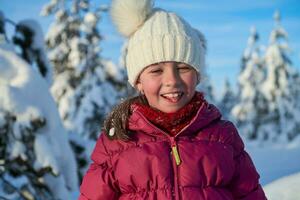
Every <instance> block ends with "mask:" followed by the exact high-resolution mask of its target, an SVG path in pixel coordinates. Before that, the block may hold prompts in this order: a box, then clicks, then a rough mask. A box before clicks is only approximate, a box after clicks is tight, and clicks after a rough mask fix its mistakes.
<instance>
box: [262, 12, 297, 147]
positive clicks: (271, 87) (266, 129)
mask: <svg viewBox="0 0 300 200" xmlns="http://www.w3.org/2000/svg"><path fill="white" fill-rule="evenodd" d="M274 20H275V27H274V29H273V30H272V31H271V34H270V39H269V45H268V47H267V49H266V54H265V63H266V67H267V77H266V80H265V81H264V83H263V85H262V92H263V94H264V95H265V97H266V98H267V100H268V114H267V116H266V118H265V119H264V126H263V127H262V128H261V130H259V131H260V133H261V134H263V137H264V138H265V139H267V140H270V141H274V140H277V141H278V140H279V141H285V142H286V141H290V140H292V139H294V138H295V137H296V136H297V135H299V134H300V119H299V116H300V112H299V111H300V109H299V101H297V99H299V97H297V96H296V95H298V94H299V93H298V91H299V85H297V82H298V80H297V77H299V74H298V72H297V71H296V70H295V69H294V68H293V67H292V63H291V60H290V59H289V57H288V54H289V51H290V49H289V46H288V42H287V40H288V34H287V32H286V31H285V30H284V28H283V27H282V26H281V24H280V20H281V19H280V13H279V12H278V11H277V12H276V13H275V14H274ZM298 83H299V82H298Z"/></svg>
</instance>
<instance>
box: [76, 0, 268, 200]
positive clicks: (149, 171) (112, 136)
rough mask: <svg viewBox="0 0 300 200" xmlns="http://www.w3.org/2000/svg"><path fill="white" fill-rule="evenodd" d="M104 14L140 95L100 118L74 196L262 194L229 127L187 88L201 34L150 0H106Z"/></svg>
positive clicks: (222, 198) (195, 79) (215, 198)
mask: <svg viewBox="0 0 300 200" xmlns="http://www.w3.org/2000/svg"><path fill="white" fill-rule="evenodd" d="M111 15H112V19H113V21H114V23H115V24H116V26H117V28H118V30H119V31H120V32H121V33H122V34H123V35H125V36H127V37H128V39H129V40H128V49H127V50H128V51H127V54H126V67H127V72H128V78H129V82H130V83H131V85H132V86H134V87H135V88H136V89H137V90H138V91H139V92H140V95H139V96H138V97H134V98H131V99H128V100H126V101H124V102H122V103H121V104H120V105H118V106H117V107H116V108H115V109H114V110H113V111H112V112H111V114H110V115H109V116H108V118H107V120H106V121H105V124H104V130H103V133H102V134H101V135H100V137H99V139H98V141H97V144H96V147H95V149H94V151H93V153H92V156H91V157H92V160H93V161H94V162H93V164H91V166H90V168H89V170H88V171H87V173H86V175H85V177H84V179H83V182H82V185H81V188H80V192H81V194H80V197H79V199H80V200H86V199H90V200H114V199H116V200H117V199H124V200H125V199H144V200H146V199H149V200H169V199H176V200H179V199H182V200H199V199H203V200H204V199H207V200H208V199H211V200H230V199H231V200H232V199H244V200H263V199H266V197H265V195H264V192H263V190H262V188H261V186H260V184H259V175H258V173H257V172H256V170H255V167H254V165H253V163H252V161H251V158H250V157H249V155H248V154H247V153H246V152H245V150H244V145H243V142H242V140H241V138H240V136H239V135H238V133H237V130H236V128H235V127H234V125H233V124H232V123H231V122H229V121H225V120H222V119H221V114H220V112H219V111H218V109H217V108H216V107H215V106H213V105H212V104H209V103H208V102H207V101H206V100H205V99H204V96H203V94H202V93H200V92H197V91H196V90H195V88H196V86H197V84H198V83H199V81H200V80H201V70H202V69H203V67H204V55H205V49H206V44H205V40H204V37H203V35H202V34H201V33H200V32H199V31H197V30H196V29H194V28H192V27H191V26H190V25H189V24H188V23H187V22H186V21H184V20H183V19H182V18H180V17H178V16H177V15H176V14H174V13H171V12H167V11H165V10H161V9H157V8H153V7H152V1H151V0H113V2H112V6H111Z"/></svg>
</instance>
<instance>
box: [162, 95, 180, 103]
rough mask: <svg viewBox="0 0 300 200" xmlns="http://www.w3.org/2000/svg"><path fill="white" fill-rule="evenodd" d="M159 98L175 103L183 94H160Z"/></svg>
mask: <svg viewBox="0 0 300 200" xmlns="http://www.w3.org/2000/svg"><path fill="white" fill-rule="evenodd" d="M161 96H162V97H163V98H165V99H167V100H168V101H170V102H172V103H177V102H178V101H179V100H180V99H181V97H182V96H183V92H173V93H167V94H162V95H161Z"/></svg>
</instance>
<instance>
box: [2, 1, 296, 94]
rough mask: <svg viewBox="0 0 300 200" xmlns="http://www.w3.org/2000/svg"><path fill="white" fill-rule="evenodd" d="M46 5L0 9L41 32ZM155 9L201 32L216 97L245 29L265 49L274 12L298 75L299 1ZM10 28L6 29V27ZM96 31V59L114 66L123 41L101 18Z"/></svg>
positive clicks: (236, 61) (10, 4) (234, 67)
mask: <svg viewBox="0 0 300 200" xmlns="http://www.w3.org/2000/svg"><path fill="white" fill-rule="evenodd" d="M48 2H49V1H48V0H26V1H24V0H0V9H1V10H2V11H3V12H4V15H5V16H6V17H7V18H10V19H11V20H13V21H15V22H17V21H19V20H21V19H24V18H34V19H36V20H37V21H39V22H40V23H41V24H42V26H43V30H44V32H45V33H46V32H47V29H48V27H49V25H50V23H51V21H52V20H53V17H41V16H40V15H39V12H40V10H41V8H42V6H43V5H45V4H46V3H48ZM109 2H110V0H97V1H93V5H94V6H98V5H100V4H105V3H106V4H109ZM155 6H157V7H161V8H163V9H166V10H171V11H174V12H176V13H178V14H179V15H180V16H182V17H183V18H185V19H186V20H187V21H188V22H189V23H190V24H191V25H192V26H193V27H195V28H198V29H199V30H201V31H202V32H203V33H204V35H205V36H206V39H207V41H208V53H207V61H206V63H207V66H208V68H207V71H208V75H209V76H210V78H211V80H212V83H213V85H214V87H215V92H216V95H217V96H220V92H221V91H222V89H223V83H224V80H225V77H228V78H229V80H230V81H231V83H232V84H233V85H235V83H236V77H237V75H238V73H239V66H240V58H241V55H242V53H243V50H244V49H245V47H246V45H247V38H248V36H249V30H250V28H251V26H255V27H256V29H257V31H258V33H259V34H260V44H262V45H267V44H268V37H269V33H270V31H271V29H272V27H273V24H274V23H273V14H274V11H275V10H279V11H280V12H281V16H282V26H283V27H284V28H285V29H286V31H287V32H288V34H289V45H290V48H291V49H292V52H291V53H290V58H291V59H292V61H293V64H294V66H295V67H297V68H298V70H300V37H299V35H300V1H299V0H252V1H245V0H236V1H234V0H223V1H222V0H210V1H207V0H206V1H204V0H156V1H155ZM7 28H10V29H11V28H12V27H7ZM100 30H101V32H102V35H103V36H104V41H103V42H102V43H101V46H102V55H103V56H104V57H106V58H110V59H112V60H113V61H115V62H118V59H119V56H120V48H121V45H122V43H123V41H124V38H122V37H121V36H120V35H119V34H118V33H117V32H116V30H115V29H114V27H113V26H112V24H111V21H110V18H109V16H108V14H104V15H103V19H102V22H101V23H100Z"/></svg>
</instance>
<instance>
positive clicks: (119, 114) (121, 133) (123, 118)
mask: <svg viewBox="0 0 300 200" xmlns="http://www.w3.org/2000/svg"><path fill="white" fill-rule="evenodd" d="M133 103H139V104H143V105H148V102H147V99H146V97H145V96H144V95H139V96H135V97H131V98H128V99H126V100H124V101H122V102H121V103H120V104H118V105H116V106H115V107H114V108H113V109H112V111H111V112H110V113H109V115H108V116H107V118H106V119H105V121H104V126H103V131H104V133H105V134H107V136H108V138H109V139H111V140H114V139H120V140H123V141H128V140H130V139H131V135H130V132H129V131H128V120H129V117H130V115H131V114H132V113H131V105H132V104H133ZM111 132H113V134H110V133H111Z"/></svg>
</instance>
